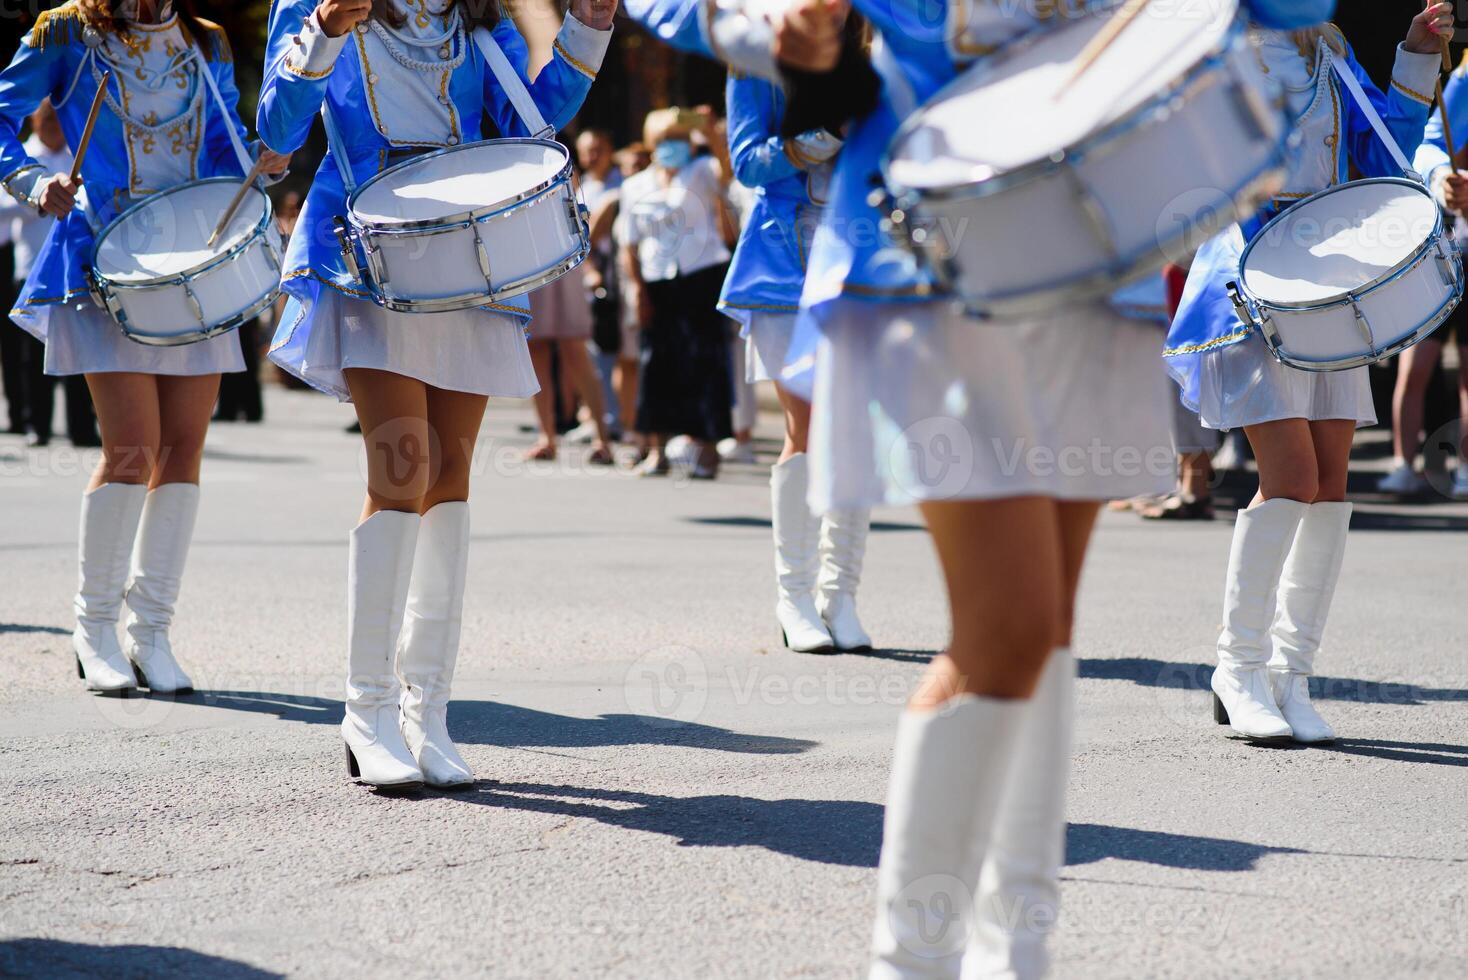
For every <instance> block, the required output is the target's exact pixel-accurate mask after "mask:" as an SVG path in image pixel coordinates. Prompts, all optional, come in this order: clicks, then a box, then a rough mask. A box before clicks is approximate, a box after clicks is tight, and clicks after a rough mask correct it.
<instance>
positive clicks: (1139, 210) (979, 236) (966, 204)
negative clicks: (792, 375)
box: [889, 31, 1288, 315]
mask: <svg viewBox="0 0 1468 980" xmlns="http://www.w3.org/2000/svg"><path fill="white" fill-rule="evenodd" d="M1287 136H1288V127H1287V119H1286V115H1285V112H1284V108H1283V104H1282V102H1281V101H1280V99H1279V98H1278V96H1277V93H1276V92H1275V90H1274V89H1273V87H1272V84H1271V83H1270V82H1269V81H1268V80H1267V78H1266V77H1265V76H1264V74H1263V73H1262V71H1261V69H1260V66H1259V63H1258V59H1257V58H1256V57H1255V56H1254V54H1253V52H1252V51H1251V50H1250V49H1249V47H1248V44H1247V41H1246V40H1244V38H1243V35H1242V33H1241V32H1238V31H1234V32H1231V33H1230V35H1229V43H1228V45H1227V46H1226V47H1225V48H1224V49H1223V50H1222V51H1220V52H1218V53H1217V54H1215V55H1214V56H1212V57H1210V58H1208V59H1205V60H1204V61H1203V62H1201V63H1200V64H1199V65H1197V66H1195V67H1194V68H1193V70H1192V71H1191V72H1189V73H1188V74H1187V75H1186V76H1185V77H1184V78H1183V79H1181V80H1180V81H1179V82H1178V83H1176V85H1175V88H1174V90H1173V91H1171V92H1167V93H1162V94H1161V95H1159V96H1157V97H1154V98H1153V99H1152V100H1151V101H1150V102H1148V103H1145V104H1144V105H1142V106H1140V107H1139V108H1138V109H1137V110H1135V111H1134V112H1133V113H1131V114H1129V115H1128V116H1127V117H1125V118H1124V119H1122V120H1119V121H1117V122H1116V123H1113V124H1112V125H1111V126H1109V127H1107V128H1105V129H1103V130H1101V131H1100V132H1099V133H1097V134H1094V135H1093V136H1091V137H1090V138H1089V139H1088V140H1086V141H1085V143H1084V144H1083V145H1082V146H1080V147H1079V148H1072V149H1068V150H1066V151H1065V152H1064V153H1063V155H1061V158H1060V159H1058V160H1055V161H1048V162H1046V163H1044V164H1036V165H1032V166H1031V167H1029V168H1026V169H1025V170H1022V171H1016V172H1014V173H1010V174H1003V175H999V176H997V177H995V178H992V179H991V180H989V181H984V182H981V183H979V184H976V185H973V186H972V187H970V188H953V189H947V190H943V191H937V192H934V191H924V190H905V189H902V188H899V187H891V186H890V185H889V192H890V193H891V195H892V199H893V201H894V202H895V203H896V204H897V205H898V206H899V208H900V209H901V211H902V212H905V214H904V215H903V218H904V220H903V221H902V222H901V223H900V224H901V226H902V227H901V228H900V229H899V230H900V232H901V234H899V238H904V237H905V238H907V240H908V242H909V243H910V244H911V246H912V248H913V250H914V252H915V253H916V255H917V256H918V258H919V261H920V262H921V263H922V264H924V265H925V266H927V267H928V268H929V269H930V270H931V271H932V273H933V275H934V277H935V278H936V279H937V280H938V281H939V283H940V285H942V286H943V287H945V288H946V289H947V290H948V291H949V292H951V293H953V294H955V295H956V296H957V297H959V298H960V299H961V300H963V301H964V302H965V304H966V305H967V306H968V307H969V308H970V309H971V310H973V311H974V312H977V313H984V314H993V315H1009V314H1015V315H1019V314H1034V313H1044V312H1047V311H1050V310H1053V309H1055V308H1057V307H1059V306H1063V305H1066V304H1068V303H1072V302H1077V301H1082V300H1085V299H1090V298H1095V297H1099V296H1105V295H1107V294H1109V293H1111V292H1112V291H1114V290H1115V289H1116V288H1118V287H1119V286H1122V285H1124V284H1125V283H1126V282H1128V281H1130V280H1132V279H1135V278H1138V277H1140V276H1142V275H1145V274H1146V273H1148V272H1151V271H1154V270H1155V269H1157V268H1159V267H1160V266H1161V265H1162V264H1163V262H1164V261H1166V260H1167V258H1168V257H1169V256H1171V255H1177V254H1186V253H1187V252H1188V251H1190V250H1191V249H1193V248H1195V247H1196V246H1197V245H1199V244H1201V243H1202V242H1203V241H1204V240H1206V239H1207V238H1208V237H1209V236H1211V235H1213V234H1215V233H1217V232H1218V231H1220V230H1221V229H1223V228H1225V227H1227V226H1228V225H1229V224H1231V223H1233V222H1234V221H1236V220H1237V219H1238V218H1239V217H1240V216H1242V215H1244V214H1247V213H1250V212H1252V211H1253V210H1254V209H1255V208H1257V207H1258V206H1259V205H1260V204H1261V203H1263V202H1264V201H1266V200H1267V199H1268V198H1269V197H1270V196H1271V195H1272V194H1273V193H1274V192H1275V191H1276V190H1277V189H1278V182H1279V180H1280V178H1281V177H1282V176H1283V164H1284V145H1285V140H1286V138H1287ZM914 232H916V234H914ZM1037 256H1043V261H1036V257H1037Z"/></svg>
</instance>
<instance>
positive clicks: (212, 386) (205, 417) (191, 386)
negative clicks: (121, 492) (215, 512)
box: [150, 374, 219, 488]
mask: <svg viewBox="0 0 1468 980" xmlns="http://www.w3.org/2000/svg"><path fill="white" fill-rule="evenodd" d="M218 395H219V375H217V374H209V375H199V376H196V377H182V378H176V377H168V376H164V375H159V377H158V409H159V418H160V422H161V428H160V437H159V456H158V466H157V467H156V468H155V469H154V471H153V479H152V481H151V484H150V486H152V487H153V488H157V487H160V486H163V485H164V484H167V483H198V482H199V467H200V464H201V463H202V461H203V458H204V438H205V436H207V435H208V433H209V416H210V413H211V412H212V411H213V408H214V400H215V398H216V397H218Z"/></svg>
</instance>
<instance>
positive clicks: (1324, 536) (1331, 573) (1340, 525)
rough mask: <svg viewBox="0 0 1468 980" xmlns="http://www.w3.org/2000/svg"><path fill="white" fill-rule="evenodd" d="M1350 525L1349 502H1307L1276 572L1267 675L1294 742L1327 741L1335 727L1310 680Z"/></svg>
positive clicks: (1339, 571) (1342, 559)
mask: <svg viewBox="0 0 1468 980" xmlns="http://www.w3.org/2000/svg"><path fill="white" fill-rule="evenodd" d="M1350 526H1351V505H1350V504H1348V503H1341V502H1334V501H1326V502H1321V503H1316V504H1311V505H1310V507H1309V508H1308V509H1307V510H1306V511H1305V516H1304V518H1302V519H1301V521H1300V529H1299V531H1297V532H1296V533H1295V543H1294V546H1293V547H1292V548H1291V549H1290V554H1289V558H1288V559H1287V560H1286V561H1285V566H1284V573H1283V575H1282V576H1281V577H1280V581H1279V616H1278V618H1276V619H1275V621H1274V630H1273V636H1274V655H1273V656H1272V657H1271V658H1270V660H1269V679H1270V682H1271V684H1272V686H1273V690H1274V700H1275V703H1276V704H1278V705H1279V710H1280V713H1281V714H1283V715H1284V718H1285V721H1287V722H1289V723H1290V728H1291V729H1292V730H1293V731H1294V735H1295V741H1296V742H1329V741H1331V740H1332V739H1334V738H1335V731H1334V730H1333V729H1332V728H1331V727H1330V724H1329V723H1328V722H1326V720H1325V719H1324V718H1322V717H1320V713H1319V712H1317V711H1316V710H1315V706H1314V705H1313V704H1311V703H1310V683H1309V680H1310V676H1311V675H1312V674H1314V673H1315V653H1316V651H1317V650H1319V649H1320V639H1321V637H1322V636H1323V635H1324V634H1325V620H1326V617H1328V616H1329V615H1330V601H1331V599H1332V598H1333V597H1334V596H1335V586H1336V582H1337V581H1338V580H1339V579H1340V575H1341V563H1342V562H1343V561H1344V560H1345V557H1346V532H1347V530H1348V529H1349V528H1350Z"/></svg>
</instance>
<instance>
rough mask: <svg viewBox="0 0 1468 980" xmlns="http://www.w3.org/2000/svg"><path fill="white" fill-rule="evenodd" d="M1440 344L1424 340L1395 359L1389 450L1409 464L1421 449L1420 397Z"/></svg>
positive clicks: (1422, 394) (1439, 355)
mask: <svg viewBox="0 0 1468 980" xmlns="http://www.w3.org/2000/svg"><path fill="white" fill-rule="evenodd" d="M1442 349H1443V345H1442V343H1441V342H1440V341H1437V340H1430V339H1429V340H1424V341H1422V343H1420V344H1418V345H1417V346H1415V347H1409V348H1408V349H1407V350H1406V351H1405V352H1404V353H1403V354H1402V358H1401V360H1400V361H1398V362H1397V384H1396V388H1395V389H1393V391H1392V449H1393V450H1394V451H1395V452H1396V455H1397V458H1398V459H1399V460H1402V461H1403V462H1405V463H1406V464H1407V465H1408V466H1411V465H1412V464H1413V463H1414V462H1415V461H1416V459H1417V453H1418V452H1419V451H1420V450H1421V449H1422V418H1423V399H1424V398H1425V397H1426V395H1427V385H1428V383H1429V382H1430V381H1431V380H1432V372H1433V369H1434V368H1435V367H1437V362H1438V359H1439V358H1440V357H1441V356H1442Z"/></svg>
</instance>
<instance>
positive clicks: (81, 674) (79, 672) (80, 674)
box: [76, 657, 87, 680]
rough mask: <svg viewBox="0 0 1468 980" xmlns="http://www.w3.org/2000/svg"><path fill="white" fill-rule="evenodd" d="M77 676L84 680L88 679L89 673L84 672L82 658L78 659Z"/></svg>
mask: <svg viewBox="0 0 1468 980" xmlns="http://www.w3.org/2000/svg"><path fill="white" fill-rule="evenodd" d="M76 676H78V677H80V678H81V679H82V680H86V679H87V672H86V671H85V670H82V658H81V657H77V658H76Z"/></svg>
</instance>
